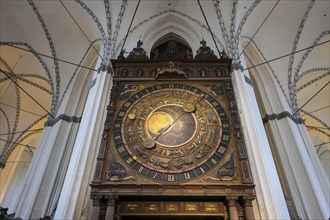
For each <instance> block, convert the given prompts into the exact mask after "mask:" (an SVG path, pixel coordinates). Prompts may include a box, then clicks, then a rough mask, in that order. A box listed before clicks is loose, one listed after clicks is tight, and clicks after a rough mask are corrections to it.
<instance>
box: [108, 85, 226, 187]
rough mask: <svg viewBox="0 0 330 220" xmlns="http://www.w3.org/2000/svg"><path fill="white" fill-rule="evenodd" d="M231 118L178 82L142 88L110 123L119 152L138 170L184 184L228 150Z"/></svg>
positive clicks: (212, 100)
mask: <svg viewBox="0 0 330 220" xmlns="http://www.w3.org/2000/svg"><path fill="white" fill-rule="evenodd" d="M229 138H230V129H229V122H228V119H227V117H226V114H225V111H224V110H223V108H222V106H221V104H220V102H219V101H218V100H217V99H215V98H213V97H212V96H211V95H209V94H207V93H206V92H205V91H204V90H202V89H199V88H195V87H192V86H187V85H180V84H162V85H154V86H151V87H148V88H145V89H143V90H141V91H139V92H137V93H136V94H134V95H133V96H132V97H130V98H129V99H128V100H126V102H124V103H123V105H122V107H121V108H120V109H119V112H118V115H117V117H116V119H115V125H114V141H115V146H116V149H117V151H118V153H119V155H120V156H121V157H122V158H123V160H124V161H125V163H126V164H127V165H128V166H129V167H130V168H131V169H133V170H134V171H135V172H137V173H138V174H140V175H142V176H144V177H147V178H148V179H151V180H154V181H158V182H185V181H190V180H193V179H195V178H197V177H199V176H201V175H204V174H206V173H207V172H208V171H210V170H211V169H212V168H213V167H215V166H216V165H217V164H218V163H219V162H220V160H221V159H222V158H223V155H224V153H225V151H226V149H227V148H228V145H229Z"/></svg>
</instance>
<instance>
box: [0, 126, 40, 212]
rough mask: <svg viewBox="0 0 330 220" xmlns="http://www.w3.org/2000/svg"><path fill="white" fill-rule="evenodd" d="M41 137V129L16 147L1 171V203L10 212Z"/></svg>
mask: <svg viewBox="0 0 330 220" xmlns="http://www.w3.org/2000/svg"><path fill="white" fill-rule="evenodd" d="M40 137H41V131H40V132H37V133H35V134H33V135H31V136H29V137H27V138H26V139H25V140H24V141H22V142H20V145H19V146H18V147H16V148H15V149H14V150H13V152H12V153H11V155H10V156H9V158H8V161H7V163H8V164H7V165H6V166H5V168H4V169H3V170H1V171H0V175H1V180H0V181H1V182H2V184H1V189H0V191H1V194H0V203H1V206H2V207H8V208H9V212H8V213H11V212H13V210H14V209H15V206H16V201H17V200H18V199H19V196H20V192H21V189H22V187H23V186H24V184H23V183H24V180H25V175H26V172H27V169H28V167H29V166H30V163H31V160H32V158H33V155H34V153H35V150H36V148H37V145H38V143H39V140H40Z"/></svg>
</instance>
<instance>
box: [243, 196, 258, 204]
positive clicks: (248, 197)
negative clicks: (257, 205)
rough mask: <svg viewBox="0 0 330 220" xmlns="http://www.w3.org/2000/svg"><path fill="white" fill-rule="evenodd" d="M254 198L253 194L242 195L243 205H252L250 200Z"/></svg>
mask: <svg viewBox="0 0 330 220" xmlns="http://www.w3.org/2000/svg"><path fill="white" fill-rule="evenodd" d="M254 199H255V197H254V196H243V201H244V207H253V206H252V201H253V200H254Z"/></svg>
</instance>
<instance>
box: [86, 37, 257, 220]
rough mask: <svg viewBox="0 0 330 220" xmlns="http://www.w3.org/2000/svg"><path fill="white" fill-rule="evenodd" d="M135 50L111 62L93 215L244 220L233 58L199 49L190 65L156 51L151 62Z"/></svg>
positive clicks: (247, 200) (247, 202)
mask: <svg viewBox="0 0 330 220" xmlns="http://www.w3.org/2000/svg"><path fill="white" fill-rule="evenodd" d="M170 43H171V42H168V44H170ZM174 43H175V42H174ZM201 43H202V42H201ZM172 44H173V42H172ZM140 46H141V43H140V45H139V44H138V46H137V48H134V50H133V51H132V52H131V53H130V55H129V56H128V57H127V58H125V59H124V57H118V59H117V60H113V61H112V65H113V70H114V73H113V86H112V91H111V95H110V100H109V105H108V107H107V118H106V122H105V124H104V131H103V135H102V141H101V145H100V150H99V155H98V158H97V163H96V171H95V178H94V180H93V182H92V183H91V187H92V193H91V198H92V199H93V202H94V203H93V207H94V209H93V215H94V217H95V218H96V219H102V218H107V219H116V218H117V219H134V216H139V217H140V218H139V219H144V218H146V219H148V218H147V216H155V215H157V216H158V215H159V217H160V218H161V216H167V215H172V216H190V217H191V216H201V217H203V216H204V217H206V216H217V217H218V218H215V219H226V218H228V217H231V218H232V219H235V218H237V219H239V218H244V217H245V218H250V217H249V216H251V210H252V205H251V204H252V203H251V201H252V199H253V198H254V191H253V188H254V185H253V181H252V177H251V173H250V168H249V163H248V159H247V153H246V149H245V145H244V137H243V134H242V131H241V126H240V122H239V115H238V110H237V106H236V101H235V95H234V91H233V88H232V85H231V78H230V71H231V69H230V64H231V60H230V59H228V57H222V59H218V58H216V57H215V56H214V54H213V52H212V51H210V49H209V48H208V47H207V46H206V45H205V44H203V43H202V46H201V48H200V49H199V51H197V55H196V56H195V58H193V57H191V56H188V55H189V54H186V56H184V55H182V57H179V58H180V59H175V57H171V56H169V54H170V55H171V53H169V52H168V51H166V52H167V53H166V54H165V55H164V53H165V52H164V49H163V50H161V49H162V48H161V47H160V51H163V53H161V54H157V56H156V55H155V54H154V55H153V56H154V57H153V59H148V57H146V55H145V52H144V50H143V49H142V48H141V47H140ZM163 48H165V46H163ZM184 49H185V50H188V49H187V48H184ZM157 50H158V49H157ZM210 54H211V55H212V56H210ZM172 55H173V54H172ZM174 55H175V54H174ZM161 56H163V58H164V59H161ZM249 208H250V209H249ZM246 213H247V214H246ZM252 213H253V212H252ZM135 219H136V218H135ZM188 219H189V218H188ZM250 219H251V218H250Z"/></svg>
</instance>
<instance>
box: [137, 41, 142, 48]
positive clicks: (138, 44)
mask: <svg viewBox="0 0 330 220" xmlns="http://www.w3.org/2000/svg"><path fill="white" fill-rule="evenodd" d="M142 44H143V42H142V41H141V40H139V41H138V42H137V48H141V46H142Z"/></svg>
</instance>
